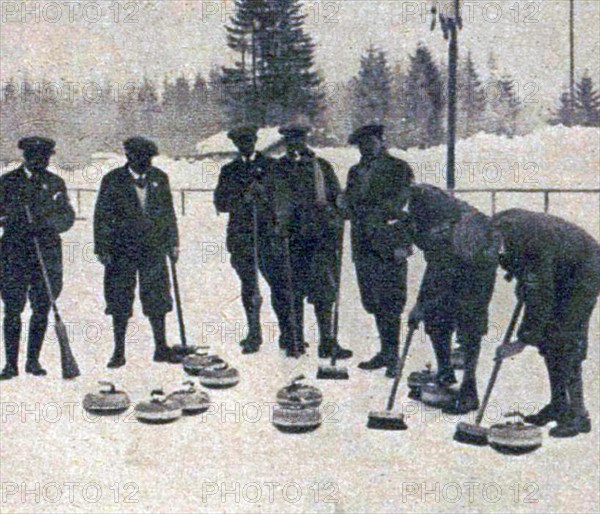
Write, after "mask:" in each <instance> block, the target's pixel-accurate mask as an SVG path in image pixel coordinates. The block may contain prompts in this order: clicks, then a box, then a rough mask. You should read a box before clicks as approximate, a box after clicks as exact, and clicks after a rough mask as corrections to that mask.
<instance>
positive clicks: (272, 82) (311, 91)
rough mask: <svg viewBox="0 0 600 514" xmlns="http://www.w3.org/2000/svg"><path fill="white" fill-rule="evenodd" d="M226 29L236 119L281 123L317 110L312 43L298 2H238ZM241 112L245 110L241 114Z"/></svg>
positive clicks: (229, 95)
mask: <svg viewBox="0 0 600 514" xmlns="http://www.w3.org/2000/svg"><path fill="white" fill-rule="evenodd" d="M235 4H236V14H235V16H234V17H233V18H232V19H231V20H230V23H229V24H228V25H227V26H226V30H227V44H228V46H229V48H231V49H232V50H233V51H234V52H235V53H236V54H238V57H239V58H238V59H237V60H236V61H235V63H234V65H233V67H226V68H224V69H223V85H224V93H225V98H226V102H227V111H228V113H229V115H230V117H231V119H232V121H239V120H244V121H248V120H253V121H254V122H255V123H258V124H265V123H281V122H283V121H285V120H286V119H289V118H291V117H293V116H295V115H297V114H306V115H309V116H310V117H313V116H315V115H316V114H317V112H318V106H319V100H320V97H319V94H318V91H317V88H318V86H319V83H320V79H319V76H318V74H317V73H316V71H314V69H313V68H314V57H313V54H314V44H313V42H312V40H311V38H310V36H308V35H307V34H306V33H305V32H304V21H305V18H306V15H304V14H302V12H301V7H302V6H301V2H300V0H235ZM240 111H241V112H240Z"/></svg>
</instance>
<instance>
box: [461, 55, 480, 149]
mask: <svg viewBox="0 0 600 514" xmlns="http://www.w3.org/2000/svg"><path fill="white" fill-rule="evenodd" d="M458 88H459V89H458V123H457V133H458V137H461V138H465V137H470V136H472V135H473V134H476V133H477V132H479V131H480V130H482V129H483V117H484V113H485V108H486V98H485V91H484V88H483V85H482V83H481V79H480V78H479V73H477V70H476V68H475V63H474V62H473V59H472V57H471V52H469V53H468V54H467V58H466V60H465V61H464V63H462V66H461V67H460V68H459V78H458Z"/></svg>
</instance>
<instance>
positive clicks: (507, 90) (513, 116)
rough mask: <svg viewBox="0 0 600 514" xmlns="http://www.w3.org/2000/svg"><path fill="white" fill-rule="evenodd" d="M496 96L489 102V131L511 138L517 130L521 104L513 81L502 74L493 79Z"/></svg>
mask: <svg viewBox="0 0 600 514" xmlns="http://www.w3.org/2000/svg"><path fill="white" fill-rule="evenodd" d="M495 85H496V91H497V93H498V95H497V98H496V99H494V100H492V101H491V102H490V108H491V111H492V117H491V120H492V126H491V130H490V131H491V132H493V133H494V134H498V135H504V136H508V137H510V138H512V137H513V136H515V135H516V134H517V131H518V118H519V114H520V113H521V111H522V109H523V104H522V103H521V102H520V100H519V99H518V97H517V92H516V91H515V81H514V80H513V79H512V78H511V77H510V76H509V75H504V76H503V77H501V78H500V79H497V80H496V81H495Z"/></svg>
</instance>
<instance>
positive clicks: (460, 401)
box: [443, 336, 481, 414]
mask: <svg viewBox="0 0 600 514" xmlns="http://www.w3.org/2000/svg"><path fill="white" fill-rule="evenodd" d="M461 347H462V351H463V352H464V357H465V361H464V362H465V369H464V375H463V380H462V384H461V386H460V389H459V390H458V394H457V396H456V398H454V399H453V400H452V402H451V404H450V405H448V406H447V407H444V408H443V411H444V412H446V413H448V414H467V413H469V412H471V411H474V410H477V409H479V397H478V395H477V360H478V359H479V352H480V349H481V338H480V337H477V336H468V337H466V338H465V339H464V341H463V343H462V345H461Z"/></svg>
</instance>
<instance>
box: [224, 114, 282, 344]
mask: <svg viewBox="0 0 600 514" xmlns="http://www.w3.org/2000/svg"><path fill="white" fill-rule="evenodd" d="M257 132H258V128H257V127H253V126H245V127H237V128H235V129H233V130H231V131H229V133H228V134H227V136H228V137H229V139H231V141H232V142H233V144H235V146H236V147H237V149H238V151H239V155H238V156H237V157H236V158H235V160H233V161H232V162H230V163H228V164H226V165H225V166H223V168H222V170H221V174H220V175H219V182H218V184H217V188H216V189H215V196H214V201H215V207H216V209H217V212H219V213H221V212H226V213H229V221H228V225H227V249H228V251H229V253H230V254H231V265H232V266H233V268H234V269H235V271H236V273H237V275H238V277H239V279H240V282H241V285H242V304H243V306H244V310H245V312H246V319H247V322H248V335H247V337H245V338H244V339H243V340H242V341H241V342H240V345H241V346H242V353H245V354H249V353H255V352H257V351H258V350H259V348H260V345H261V344H262V331H261V328H260V307H261V303H262V298H261V296H260V289H259V275H258V272H259V270H260V271H261V272H262V273H263V275H264V276H265V278H266V279H267V282H268V283H269V285H270V287H271V300H272V304H273V309H274V310H275V313H276V315H277V318H278V320H279V324H280V327H283V326H285V325H286V320H285V319H284V318H283V315H284V313H283V311H282V309H283V308H284V307H282V305H285V302H286V297H285V286H284V284H280V282H282V277H280V276H277V274H276V273H269V271H270V270H271V266H269V263H268V259H269V255H270V254H272V253H273V251H279V250H278V247H279V245H278V243H277V242H276V241H274V239H275V238H276V230H277V229H276V227H277V224H278V223H279V221H280V219H281V217H282V216H283V215H284V212H283V208H284V207H285V203H283V202H285V198H286V197H285V196H284V191H283V190H282V186H283V185H284V184H282V183H277V181H276V178H275V176H274V172H275V165H276V161H275V160H274V159H271V158H269V157H267V156H265V155H263V154H261V153H260V152H257V151H256V141H257ZM282 201H283V202H282ZM255 223H256V226H255ZM271 247H273V248H271Z"/></svg>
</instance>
